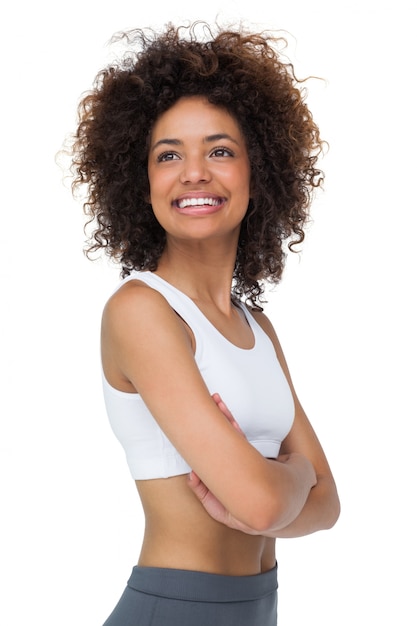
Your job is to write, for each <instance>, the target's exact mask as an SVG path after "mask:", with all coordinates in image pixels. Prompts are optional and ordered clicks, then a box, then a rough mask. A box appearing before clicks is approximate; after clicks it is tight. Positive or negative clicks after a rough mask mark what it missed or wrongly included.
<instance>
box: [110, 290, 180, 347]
mask: <svg viewBox="0 0 417 626" xmlns="http://www.w3.org/2000/svg"><path fill="white" fill-rule="evenodd" d="M161 324H168V325H171V324H174V326H177V327H180V325H179V318H178V316H177V315H176V314H175V312H174V310H173V309H172V308H171V306H170V305H169V303H168V302H167V300H166V299H165V298H164V296H163V295H162V294H161V293H159V291H156V290H155V289H153V288H152V287H150V286H149V285H147V284H146V283H144V282H142V281H140V280H136V279H132V280H129V281H128V282H126V283H125V284H124V285H122V286H121V287H120V288H119V289H118V290H117V291H116V292H115V293H114V294H113V295H112V296H111V297H110V298H109V300H108V301H107V303H106V305H105V307H104V310H103V316H102V328H103V331H105V330H108V331H113V332H117V333H122V334H123V333H125V332H126V331H128V332H129V333H131V332H132V331H133V332H134V334H135V335H136V336H138V335H143V334H147V333H149V332H152V330H154V329H155V327H157V326H158V325H159V326H160V325H161Z"/></svg>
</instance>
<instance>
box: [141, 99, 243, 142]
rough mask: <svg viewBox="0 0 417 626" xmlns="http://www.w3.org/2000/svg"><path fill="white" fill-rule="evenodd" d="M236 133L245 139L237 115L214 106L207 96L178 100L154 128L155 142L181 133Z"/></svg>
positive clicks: (163, 114) (202, 134) (153, 136)
mask: <svg viewBox="0 0 417 626" xmlns="http://www.w3.org/2000/svg"><path fill="white" fill-rule="evenodd" d="M226 131H227V132H229V133H230V132H233V133H234V134H235V135H236V136H237V138H240V137H241V136H242V133H241V131H240V128H239V125H238V123H237V121H236V120H235V118H234V117H233V115H231V113H229V111H227V109H225V108H224V107H221V106H218V105H215V104H212V103H210V102H209V101H208V100H207V98H205V97H203V96H190V97H184V98H181V99H180V100H177V102H175V104H173V105H172V107H170V108H169V109H168V110H167V111H165V112H164V113H162V115H160V117H159V118H158V119H157V120H156V122H155V124H154V126H153V128H152V133H151V136H152V140H157V139H159V138H160V136H162V135H166V136H172V137H176V136H177V134H184V135H188V134H189V135H201V136H205V135H207V134H213V133H218V132H226Z"/></svg>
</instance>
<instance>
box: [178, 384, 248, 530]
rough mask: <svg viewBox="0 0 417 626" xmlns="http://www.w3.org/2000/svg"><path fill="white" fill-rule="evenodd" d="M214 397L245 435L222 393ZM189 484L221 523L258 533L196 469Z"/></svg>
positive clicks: (234, 425)
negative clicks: (214, 490) (215, 491)
mask: <svg viewBox="0 0 417 626" xmlns="http://www.w3.org/2000/svg"><path fill="white" fill-rule="evenodd" d="M212 397H213V400H214V402H215V403H216V404H217V406H218V407H219V409H220V411H221V412H222V413H223V415H224V416H225V417H226V418H227V419H228V420H229V422H230V423H231V424H232V426H233V428H235V429H236V430H237V431H238V432H239V433H240V434H241V435H242V437H244V436H245V435H244V433H243V431H242V429H241V428H240V426H239V424H238V423H237V421H236V420H235V418H234V417H233V415H232V414H231V412H230V411H229V409H228V408H227V406H226V405H225V403H224V402H223V400H222V399H221V397H220V395H219V394H218V393H215V394H213V396H212ZM188 485H189V487H190V489H191V490H192V491H193V492H194V495H195V496H196V497H197V498H198V500H200V502H201V504H202V505H203V507H204V508H205V509H206V511H207V513H208V514H209V515H210V517H212V518H213V519H214V520H216V521H217V522H220V523H221V524H224V525H225V526H228V527H229V528H234V529H235V530H240V531H242V532H244V533H247V534H249V535H256V534H258V533H256V532H255V531H254V530H253V529H252V528H249V526H246V525H245V524H242V523H241V522H239V521H238V520H237V519H235V518H234V517H233V516H232V515H231V514H230V513H229V511H228V510H227V509H226V507H225V506H223V504H222V503H221V502H220V500H218V499H217V498H216V496H215V495H214V494H213V493H212V492H211V491H210V490H209V488H208V487H207V486H206V485H205V484H204V483H203V481H202V480H201V479H200V477H199V476H197V474H196V473H195V472H194V471H191V473H190V474H189V476H188Z"/></svg>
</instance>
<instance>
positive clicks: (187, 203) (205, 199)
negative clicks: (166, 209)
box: [173, 194, 226, 215]
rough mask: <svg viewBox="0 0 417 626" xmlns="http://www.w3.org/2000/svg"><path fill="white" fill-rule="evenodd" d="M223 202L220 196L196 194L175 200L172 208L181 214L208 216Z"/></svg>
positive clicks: (223, 199) (224, 200)
mask: <svg viewBox="0 0 417 626" xmlns="http://www.w3.org/2000/svg"><path fill="white" fill-rule="evenodd" d="M225 202H226V199H225V198H222V197H221V196H214V195H203V194H196V195H187V196H181V197H180V198H177V199H176V200H175V201H174V202H173V206H174V207H175V208H176V209H177V210H178V211H179V212H180V213H182V214H186V215H208V214H210V213H215V212H216V211H218V210H219V209H220V208H221V207H222V206H223V205H224V203H225Z"/></svg>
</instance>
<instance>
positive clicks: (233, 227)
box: [73, 26, 339, 626]
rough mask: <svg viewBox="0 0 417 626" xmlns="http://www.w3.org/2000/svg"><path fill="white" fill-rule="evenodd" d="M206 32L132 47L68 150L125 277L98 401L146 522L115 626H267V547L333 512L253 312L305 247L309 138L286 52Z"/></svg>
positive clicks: (110, 315)
mask: <svg viewBox="0 0 417 626" xmlns="http://www.w3.org/2000/svg"><path fill="white" fill-rule="evenodd" d="M197 35H198V32H197V30H196V29H193V28H191V29H188V30H187V29H182V28H179V29H175V28H174V27H172V26H169V27H168V28H167V29H166V31H165V32H163V33H162V34H156V33H155V34H152V33H151V34H149V32H143V31H134V32H133V33H128V34H127V35H124V36H123V37H124V38H125V39H126V40H127V42H128V43H129V45H130V46H131V48H132V51H131V52H130V53H129V54H128V55H127V57H126V58H125V59H124V60H123V61H122V62H121V63H120V64H119V65H114V66H112V67H109V68H107V69H105V70H103V71H102V72H100V73H99V75H98V77H97V80H96V84H95V87H94V89H93V91H92V92H91V93H90V94H88V95H87V96H86V97H84V99H83V100H82V102H81V104H80V108H79V115H80V120H79V125H78V129H77V133H76V136H75V139H74V144H73V163H74V168H75V180H74V187H77V186H78V185H83V184H84V183H86V184H87V188H88V195H87V200H86V203H85V210H86V212H87V214H89V215H90V217H91V218H92V220H95V225H96V228H95V230H94V232H93V239H92V245H91V246H90V251H93V250H97V249H101V248H103V249H104V250H105V251H106V252H107V253H108V254H110V255H111V256H112V257H114V258H115V259H117V260H119V261H120V262H121V265H122V278H123V280H122V282H121V284H120V285H118V287H117V289H116V290H115V292H114V293H113V295H112V296H111V297H110V298H109V300H108V302H107V303H106V305H105V307H104V312H103V320H102V335H101V337H102V341H101V345H102V370H103V389H104V398H105V402H106V407H107V412H108V416H109V420H110V423H111V425H112V428H113V430H114V432H115V434H116V436H117V438H118V439H119V441H120V442H121V444H122V445H123V446H124V448H125V451H126V458H127V462H128V464H129V467H130V470H131V474H132V477H133V479H134V480H135V481H136V487H137V490H138V493H139V496H140V499H141V502H142V505H143V510H144V514H145V520H146V523H145V533H144V537H143V543H142V549H141V552H140V556H139V560H138V563H137V565H135V566H134V568H133V571H132V575H131V577H130V579H129V582H128V586H127V588H126V589H125V591H124V593H123V595H122V597H121V599H120V601H119V603H118V604H117V606H116V608H115V609H114V611H113V612H112V614H111V615H110V617H109V618H108V619H107V621H106V622H105V624H106V626H166V625H167V624H172V625H173V626H177V625H178V626H179V625H181V626H191V625H192V626H195V624H198V625H199V626H212V625H213V624H216V625H217V626H230V625H231V624H239V625H240V626H260V625H262V626H275V625H276V621H277V593H276V589H277V575H276V556H275V538H277V537H296V536H301V535H305V534H308V533H313V532H315V531H317V530H320V529H325V528H330V527H331V526H332V525H333V524H334V523H335V522H336V520H337V517H338V515H339V500H338V496H337V491H336V487H335V483H334V480H333V476H332V473H331V470H330V467H329V465H328V463H327V460H326V457H325V454H324V452H323V450H322V447H321V445H320V443H319V441H318V439H317V437H316V435H315V432H314V430H313V428H312V426H311V424H310V422H309V421H308V419H307V416H306V415H305V413H304V411H303V408H302V406H301V404H300V402H299V400H298V398H297V395H296V393H295V390H294V388H293V385H292V382H291V378H290V374H289V371H288V368H287V365H286V362H285V358H284V355H283V353H282V350H281V347H280V344H279V341H278V338H277V336H276V334H275V331H274V329H273V328H272V325H271V323H270V322H269V320H268V318H267V317H266V316H265V315H264V314H263V312H262V307H261V299H260V296H261V294H262V292H263V290H264V284H265V281H266V280H269V281H272V282H278V281H279V279H280V277H281V274H282V270H283V266H284V260H285V250H284V247H285V242H288V243H289V245H290V246H291V242H300V241H302V239H303V237H304V232H303V224H304V221H305V220H306V218H307V214H308V208H309V204H310V199H311V191H312V189H313V188H314V187H317V186H319V185H320V183H321V180H322V175H321V172H320V170H318V169H316V162H317V158H318V154H319V152H320V149H321V140H320V137H319V131H318V128H317V126H316V125H315V123H314V122H313V120H312V117H311V114H310V112H309V110H308V108H307V106H306V105H305V103H304V101H303V96H302V93H301V91H300V89H299V87H298V83H297V81H296V79H295V78H294V74H293V72H292V67H291V65H289V64H287V63H284V62H283V61H282V60H281V58H280V55H279V52H278V45H279V41H276V40H273V39H272V38H270V37H268V36H265V35H258V34H248V33H245V32H243V31H236V32H231V31H224V32H222V31H219V32H218V33H217V34H216V35H212V33H211V31H210V30H209V29H205V30H204V29H203V32H202V35H203V36H202V37H201V40H200V39H199V38H198V36H197ZM248 303H250V306H248Z"/></svg>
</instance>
